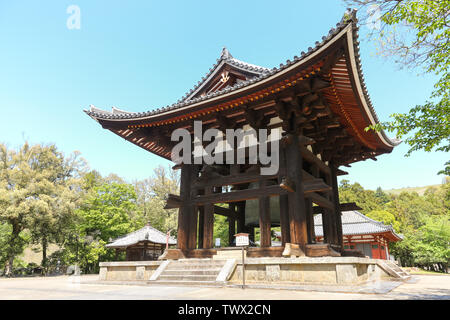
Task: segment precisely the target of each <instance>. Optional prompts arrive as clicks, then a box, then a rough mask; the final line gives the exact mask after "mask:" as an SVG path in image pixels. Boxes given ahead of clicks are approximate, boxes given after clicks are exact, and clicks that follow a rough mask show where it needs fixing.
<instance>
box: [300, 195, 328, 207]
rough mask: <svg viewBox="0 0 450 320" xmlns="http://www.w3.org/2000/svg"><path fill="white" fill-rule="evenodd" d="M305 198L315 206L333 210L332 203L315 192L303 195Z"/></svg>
mask: <svg viewBox="0 0 450 320" xmlns="http://www.w3.org/2000/svg"><path fill="white" fill-rule="evenodd" d="M305 197H307V198H310V199H311V200H312V202H314V203H315V204H317V205H319V206H321V207H324V208H326V209H333V203H332V202H331V201H330V200H328V199H327V198H325V197H323V196H321V195H319V194H317V193H315V192H310V193H307V194H305Z"/></svg>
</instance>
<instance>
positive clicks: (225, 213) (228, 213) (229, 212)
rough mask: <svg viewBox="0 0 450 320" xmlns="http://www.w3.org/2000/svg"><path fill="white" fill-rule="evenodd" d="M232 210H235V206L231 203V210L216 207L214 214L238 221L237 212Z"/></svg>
mask: <svg viewBox="0 0 450 320" xmlns="http://www.w3.org/2000/svg"><path fill="white" fill-rule="evenodd" d="M232 208H234V205H233V204H232V203H230V208H224V207H219V206H214V213H215V214H218V215H221V216H225V217H227V218H231V219H236V216H237V214H236V211H235V210H234V209H232Z"/></svg>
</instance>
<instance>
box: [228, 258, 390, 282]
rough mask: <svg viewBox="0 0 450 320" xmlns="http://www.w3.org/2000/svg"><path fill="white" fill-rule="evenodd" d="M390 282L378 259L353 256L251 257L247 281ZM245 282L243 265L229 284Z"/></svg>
mask: <svg viewBox="0 0 450 320" xmlns="http://www.w3.org/2000/svg"><path fill="white" fill-rule="evenodd" d="M383 279H384V280H386V279H390V276H389V274H387V273H386V272H385V271H384V270H383V269H382V268H380V267H379V266H378V264H377V260H376V259H367V258H353V257H320V258H310V257H301V258H248V259H246V261H245V282H246V283H249V284H250V283H253V284H271V283H273V284H275V283H276V284H282V283H283V282H284V283H286V284H290V285H292V283H297V284H314V285H356V284H361V283H364V282H367V281H374V280H383ZM241 282H242V262H241V261H237V266H236V269H235V270H234V272H233V274H232V275H231V276H230V280H229V283H231V284H233V283H235V284H239V283H241Z"/></svg>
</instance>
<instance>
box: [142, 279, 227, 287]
mask: <svg viewBox="0 0 450 320" xmlns="http://www.w3.org/2000/svg"><path fill="white" fill-rule="evenodd" d="M148 284H151V285H154V284H156V285H165V286H201V287H223V286H224V284H222V283H218V282H215V281H189V280H177V281H171V280H156V281H149V282H148Z"/></svg>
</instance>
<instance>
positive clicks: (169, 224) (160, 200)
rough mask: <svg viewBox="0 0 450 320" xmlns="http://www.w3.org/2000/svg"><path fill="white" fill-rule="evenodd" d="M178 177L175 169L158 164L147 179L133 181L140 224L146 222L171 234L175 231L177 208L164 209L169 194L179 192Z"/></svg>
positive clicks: (174, 233) (173, 234) (174, 234)
mask: <svg viewBox="0 0 450 320" xmlns="http://www.w3.org/2000/svg"><path fill="white" fill-rule="evenodd" d="M179 184H180V178H179V174H178V172H177V171H174V170H172V169H170V168H169V169H168V170H167V169H166V168H165V167H163V166H159V167H157V168H155V169H154V171H153V175H152V176H151V177H149V178H147V179H144V180H140V181H135V182H134V187H135V190H136V194H137V204H138V208H139V213H140V216H138V217H136V219H138V220H140V221H141V223H142V225H143V224H145V223H146V222H150V224H151V225H152V226H153V227H155V228H156V229H158V230H161V231H163V232H167V231H169V230H171V235H172V236H176V233H177V220H178V210H177V209H164V207H165V205H166V200H167V197H168V195H169V194H175V195H177V194H179V193H180V186H179Z"/></svg>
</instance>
